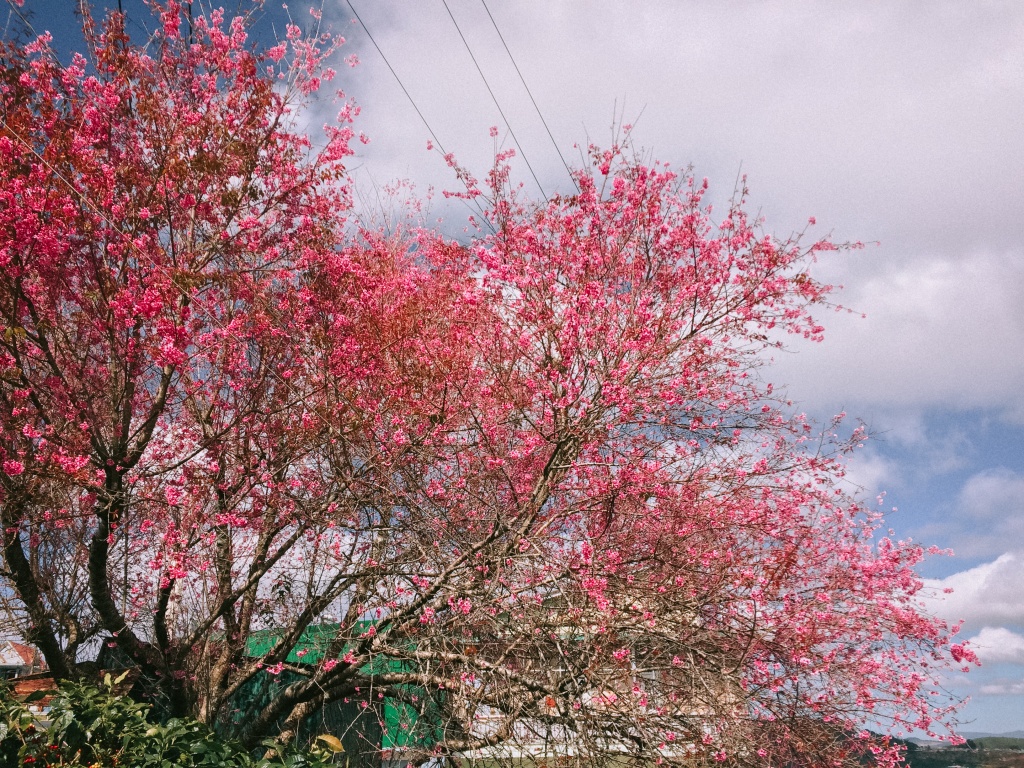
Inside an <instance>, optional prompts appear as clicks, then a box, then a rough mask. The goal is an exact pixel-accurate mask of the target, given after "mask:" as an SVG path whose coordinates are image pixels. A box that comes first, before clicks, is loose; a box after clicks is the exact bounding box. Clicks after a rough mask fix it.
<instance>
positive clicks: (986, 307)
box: [312, 0, 1024, 423]
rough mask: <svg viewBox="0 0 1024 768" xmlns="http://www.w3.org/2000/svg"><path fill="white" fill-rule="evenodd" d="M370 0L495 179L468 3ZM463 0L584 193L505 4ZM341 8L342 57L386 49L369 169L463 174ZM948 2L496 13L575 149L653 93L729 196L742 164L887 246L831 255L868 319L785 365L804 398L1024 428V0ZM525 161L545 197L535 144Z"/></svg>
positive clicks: (760, 202) (466, 152) (417, 78)
mask: <svg viewBox="0 0 1024 768" xmlns="http://www.w3.org/2000/svg"><path fill="white" fill-rule="evenodd" d="M357 5H359V6H360V8H361V13H362V15H363V18H364V20H365V21H366V22H367V24H368V25H369V27H370V28H371V30H372V31H373V33H374V35H375V37H376V39H377V41H378V43H379V44H380V45H381V48H382V50H383V51H384V52H385V54H386V55H387V56H388V58H389V60H390V62H391V64H392V66H393V67H394V68H395V70H396V71H397V72H398V73H399V75H400V77H401V78H402V82H403V84H404V85H405V87H406V88H408V90H409V92H410V93H411V94H412V96H413V98H414V99H415V100H416V102H417V105H418V106H419V108H420V109H421V111H422V112H423V114H424V115H425V116H426V118H427V120H428V121H429V122H430V124H431V127H432V128H433V129H434V130H435V131H436V132H437V134H438V136H439V138H440V139H441V141H442V143H443V144H444V146H445V148H446V149H447V150H449V151H451V152H453V153H455V155H456V157H457V158H458V159H459V160H460V162H462V163H463V164H465V165H466V166H468V167H469V168H470V169H472V170H473V171H474V172H476V173H477V175H482V174H483V173H484V172H485V171H486V170H487V168H488V167H489V165H490V162H491V158H492V156H493V152H494V142H493V140H492V139H491V138H490V136H489V134H488V128H489V126H491V125H498V126H500V130H501V137H502V140H503V142H504V145H505V146H512V141H511V137H510V136H508V135H507V133H506V128H505V126H504V125H503V121H502V118H501V116H500V115H499V114H498V111H497V109H496V108H495V106H494V104H493V103H492V102H491V100H490V97H489V96H488V93H487V90H486V89H485V86H484V84H483V82H482V81H481V79H480V76H479V74H478V73H477V72H476V70H475V68H474V66H473V63H472V61H471V60H470V58H469V55H468V53H467V52H466V50H465V49H464V47H463V45H462V41H461V40H460V38H459V36H458V33H457V32H456V30H455V28H454V26H453V25H452V23H451V20H450V19H449V18H448V16H447V14H446V13H444V11H443V9H440V10H439V9H438V7H436V6H434V5H432V4H429V3H428V4H415V3H394V2H376V3H361V4H357ZM450 5H451V8H452V12H453V13H454V15H455V17H456V18H457V19H458V22H459V24H460V26H461V28H462V31H463V33H464V34H465V36H466V38H467V40H468V41H469V43H470V45H471V46H472V48H473V50H474V53H475V55H476V56H477V59H478V60H479V62H480V65H481V67H482V68H483V70H484V72H485V73H486V75H487V77H488V80H489V82H490V85H491V87H492V88H493V89H494V91H495V94H496V95H497V97H498V99H499V101H500V103H501V104H502V108H503V110H504V112H505V114H506V115H507V116H508V118H509V120H510V121H511V123H512V127H513V129H514V130H515V132H516V135H517V136H518V137H519V139H520V141H521V142H522V145H523V148H524V149H525V150H526V155H527V156H528V157H529V158H530V161H531V163H532V164H533V167H534V169H535V170H536V172H537V175H538V176H539V177H540V180H541V182H542V184H543V185H544V187H545V189H546V190H547V191H548V192H549V193H550V192H552V191H554V190H555V189H556V188H557V189H558V190H560V191H563V192H564V191H565V190H566V189H567V188H568V186H569V183H568V179H567V176H566V173H565V170H564V168H563V167H562V164H561V161H560V159H559V158H558V155H557V153H556V151H555V149H554V147H553V146H552V144H551V142H550V140H549V138H548V136H547V134H546V132H545V130H544V127H543V125H542V124H541V122H540V119H539V118H538V117H537V114H536V112H535V111H534V108H533V105H532V103H531V102H530V99H529V96H528V94H527V92H526V90H525V89H524V88H523V86H522V84H521V83H520V81H519V78H518V76H517V75H516V71H515V69H514V68H513V66H512V63H511V61H510V60H509V58H508V56H507V54H506V53H505V49H504V46H503V45H502V44H501V40H500V39H499V38H498V36H497V34H496V32H495V29H494V27H493V26H492V25H491V22H490V19H489V18H488V16H487V14H486V12H485V11H484V9H483V6H481V5H480V4H479V3H474V2H453V3H451V4H450ZM333 7H334V14H335V17H334V23H335V26H336V28H339V29H341V30H342V31H343V32H344V33H345V35H346V36H347V37H348V38H349V42H348V43H347V44H346V45H345V46H343V50H342V54H343V55H347V54H348V53H350V52H351V51H353V50H358V52H359V53H360V55H361V58H362V61H363V64H362V65H361V66H360V67H359V68H357V69H356V70H354V71H353V70H349V69H348V68H347V67H339V69H340V70H341V71H342V72H343V76H342V77H343V79H344V80H345V82H344V83H343V85H344V87H345V88H346V90H348V91H350V92H351V93H352V94H353V95H354V96H355V97H356V98H358V99H359V101H360V102H361V104H362V105H363V107H364V111H363V113H362V115H361V116H360V118H359V119H358V122H357V126H356V127H357V128H358V129H360V130H365V131H366V132H367V134H368V135H369V136H370V138H371V143H370V145H369V146H367V147H363V146H361V145H357V146H356V147H355V149H356V151H357V153H358V156H357V158H356V159H355V161H354V163H353V166H358V169H357V170H356V171H355V176H356V178H357V179H360V183H363V184H364V185H365V184H368V183H369V181H370V178H371V177H370V176H369V174H372V179H374V180H375V181H376V182H378V183H381V182H385V181H387V180H389V179H390V178H392V177H396V176H397V177H403V178H411V179H413V180H415V181H417V183H419V184H420V185H421V186H422V185H425V184H435V185H437V186H440V187H442V188H444V187H448V188H451V187H454V186H456V185H455V183H454V181H453V179H452V174H451V172H450V170H449V169H447V168H446V167H445V165H444V163H443V162H442V160H441V158H440V157H439V155H438V154H437V153H428V152H426V151H425V149H424V147H425V145H426V140H427V138H429V137H428V133H427V129H426V128H425V127H424V126H423V125H422V123H421V122H420V120H419V118H418V117H417V115H416V113H415V112H414V111H413V108H412V107H411V106H410V105H409V103H408V101H407V100H406V97H405V95H404V94H403V93H402V91H401V89H400V88H399V86H398V85H397V83H396V82H395V81H394V78H393V76H392V74H391V72H390V71H388V69H387V67H386V66H385V65H384V63H383V62H382V61H381V59H380V56H379V54H378V53H377V51H375V50H373V48H372V47H371V46H370V44H369V42H368V41H367V40H366V37H365V34H364V33H363V31H362V30H361V29H360V28H359V27H358V26H353V25H351V24H350V21H351V18H350V16H351V14H350V12H349V10H348V8H347V6H345V5H344V4H340V5H337V6H333ZM929 8H930V11H929V13H928V14H927V15H924V16H922V15H921V14H920V13H918V12H916V11H915V10H913V9H912V8H910V7H909V6H908V7H904V6H899V5H892V4H884V3H882V4H879V3H874V4H846V5H842V6H839V7H832V6H829V7H828V8H827V9H826V8H824V7H820V8H819V7H817V6H809V5H807V4H801V3H771V4H764V5H753V6H752V5H751V4H749V3H740V2H720V3H715V4H713V5H708V6H703V5H700V4H693V3H678V2H675V1H674V0H647V1H646V2H644V3H643V4H642V5H639V6H638V5H637V4H628V3H627V4H624V3H621V2H619V1H618V0H592V1H591V2H586V3H584V2H571V1H569V0H567V1H566V2H558V3H551V2H548V1H547V0H524V2H522V3H517V4H516V5H515V8H513V7H512V6H502V5H495V6H494V7H492V9H491V10H492V12H493V13H494V17H495V19H496V21H497V23H498V25H499V26H500V28H501V31H502V35H503V36H504V38H505V41H506V42H507V43H508V45H509V48H510V49H511V51H512V52H513V54H514V55H515V57H516V62H517V64H518V66H519V69H520V70H521V71H522V73H523V76H524V77H525V79H526V81H527V83H528V84H529V86H530V88H531V90H532V93H533V96H534V98H535V99H536V101H537V103H538V104H539V105H540V107H541V109H542V111H543V112H544V115H545V118H546V119H547V122H548V125H549V126H550V128H551V130H552V132H553V134H554V136H555V139H556V142H557V144H558V147H559V149H560V151H561V152H562V154H563V155H565V156H567V157H568V158H569V159H570V161H573V162H578V160H579V158H578V150H574V149H573V147H572V145H573V144H574V143H577V142H578V143H581V144H585V143H586V142H587V141H588V140H589V139H593V140H594V141H595V142H597V143H600V144H607V143H608V141H609V139H610V131H609V129H608V126H609V124H610V123H611V122H612V120H613V115H615V117H616V118H618V119H622V120H625V121H627V122H629V121H632V119H633V118H634V117H635V116H636V115H637V114H639V113H640V112H641V111H642V112H643V116H642V118H641V119H640V121H639V122H638V125H637V129H636V133H635V138H636V141H637V142H638V143H639V144H642V145H643V146H644V147H645V148H648V149H649V150H650V156H653V157H657V158H661V159H664V160H668V161H671V162H673V163H674V164H675V165H676V166H677V167H680V166H685V165H686V163H688V162H693V163H694V164H695V166H696V171H697V173H698V175H709V176H710V177H711V180H712V190H713V193H714V197H716V198H717V199H722V198H723V197H726V196H727V195H728V193H729V192H730V190H731V188H732V184H733V180H734V178H735V177H736V173H737V170H738V169H739V168H740V166H741V165H742V169H743V171H744V172H746V173H747V174H748V175H749V178H750V186H751V189H752V190H753V193H752V198H751V204H752V207H753V208H754V209H761V210H762V211H763V212H764V214H765V215H766V218H767V227H768V228H769V229H771V230H774V231H777V232H780V233H782V234H785V233H786V232H788V231H789V230H790V229H792V228H799V227H800V226H802V224H803V222H804V221H805V220H806V217H807V216H809V215H815V216H816V217H817V218H818V221H819V222H821V223H822V225H823V228H830V229H834V231H835V232H836V235H837V237H838V238H839V239H845V238H851V239H857V238H859V239H864V240H875V239H878V240H880V241H881V243H882V244H881V246H880V247H877V248H875V247H871V248H868V250H866V251H864V252H860V253H858V254H856V255H854V256H851V257H843V256H840V257H838V258H823V260H822V263H821V264H820V265H818V266H819V274H821V275H822V276H823V277H824V278H825V279H827V280H829V281H831V282H835V283H842V284H845V285H847V286H848V290H847V291H846V292H844V293H843V294H842V295H840V297H839V300H840V301H841V302H842V303H843V304H845V305H848V306H851V307H854V308H855V309H856V310H857V311H858V312H865V313H867V315H868V318H867V319H866V320H860V319H859V317H853V316H846V315H833V316H831V317H826V318H823V319H824V320H825V321H826V327H827V329H828V331H827V333H826V343H825V344H824V345H821V346H816V347H814V348H811V349H803V348H801V354H799V355H795V356H790V357H787V358H785V359H783V360H781V361H780V366H779V368H778V375H775V374H772V375H771V378H773V380H777V383H787V382H788V383H791V384H793V387H792V393H793V395H794V396H795V397H796V398H797V399H798V400H800V401H803V402H805V403H807V405H808V407H812V408H813V407H819V406H820V407H823V408H828V409H829V410H831V409H833V407H834V406H836V405H838V406H840V407H844V406H853V405H857V406H858V407H857V408H852V407H851V413H853V414H855V415H862V413H861V406H864V405H870V406H887V407H889V409H890V410H892V409H894V408H899V409H903V410H910V409H918V408H921V407H927V406H940V407H951V408H972V407H990V408H995V409H997V410H1001V411H1004V412H1006V413H1007V414H1011V415H1014V416H1015V417H1016V418H1017V419H1018V420H1020V421H1022V423H1024V406H1021V404H1019V403H1018V397H1019V387H1018V382H1019V381H1020V380H1021V379H1022V378H1024V356H1022V355H1019V354H1013V353H1012V350H1016V349H1021V348H1024V315H1022V314H1021V312H1020V311H1019V304H1020V302H1019V297H1020V296H1021V295H1024V251H1022V244H1021V231H1020V209H1021V191H1020V185H1019V179H1020V178H1021V177H1022V176H1024V143H1022V142H1020V141H1018V140H1017V135H1018V131H1017V130H1016V127H1017V126H1019V125H1020V124H1021V123H1024V81H1022V80H1021V78H1020V77H1019V73H1020V70H1021V68H1022V67H1024V5H1015V4H1004V5H1001V6H1000V5H996V6H989V7H988V8H987V10H986V12H985V13H976V12H974V11H973V10H968V9H967V7H966V6H964V4H962V3H959V2H956V1H955V0H946V1H945V2H941V1H938V2H935V3H932V4H931V5H930V6H929ZM616 108H617V110H618V111H616ZM333 111H335V110H334V108H333V107H332V108H331V109H330V110H329V111H327V110H326V109H325V111H324V117H327V116H329V115H330V114H332V113H333ZM312 122H313V124H316V123H317V122H318V120H313V121H312ZM516 177H517V178H519V179H522V180H523V181H524V183H526V185H527V189H528V191H529V192H530V193H531V194H536V190H535V186H534V184H533V181H532V180H531V179H530V176H529V174H528V173H527V170H526V168H525V166H524V165H522V163H521V162H519V161H517V165H516ZM371 198H372V195H371ZM442 207H443V205H442ZM448 211H449V212H448V214H447V215H448V217H449V218H450V219H452V220H453V221H454V220H456V219H459V220H461V219H462V218H464V215H465V211H464V210H462V209H454V208H449V209H448ZM826 231H827V229H826Z"/></svg>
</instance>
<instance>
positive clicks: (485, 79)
mask: <svg viewBox="0 0 1024 768" xmlns="http://www.w3.org/2000/svg"><path fill="white" fill-rule="evenodd" d="M441 4H442V5H444V9H445V10H446V11H448V18H450V19H451V20H452V24H454V25H455V31H456V32H458V33H459V37H461V38H462V44H463V45H464V46H466V50H467V51H468V52H469V58H471V59H472V60H473V65H474V66H475V67H476V71H477V72H479V73H480V79H481V80H483V81H484V85H485V86H486V87H487V92H488V93H489V94H491V101H493V102H494V106H496V107H497V108H498V114H499V115H501V119H502V120H504V121H505V125H506V126H508V132H509V133H510V134H511V135H512V141H514V142H515V143H516V146H517V147H519V153H520V154H521V155H522V156H523V161H524V162H525V163H526V167H527V168H529V169H530V175H531V176H533V180H534V181H535V182H536V183H537V189H539V190H540V193H541V195H543V197H544V199H545V200H547V198H548V196H547V193H546V192H545V191H544V187H543V186H541V183H540V179H538V178H537V174H536V173H534V171H533V166H532V165H530V160H529V158H527V157H526V151H525V150H524V149H523V145H522V144H520V143H519V139H518V138H516V132H515V131H514V130H512V123H510V122H509V119H508V118H507V117H505V112H504V110H502V108H501V105H500V104H499V103H498V99H497V97H496V96H495V95H494V91H493V90H491V84H490V83H488V82H487V77H486V76H485V75H484V71H483V70H482V69H481V68H480V63H479V62H478V61H477V60H476V56H474V55H473V49H472V48H470V47H469V42H468V41H467V40H466V36H465V35H464V34H462V29H461V28H460V27H459V22H457V21H456V20H455V16H453V15H452V9H451V8H449V7H448V0H441Z"/></svg>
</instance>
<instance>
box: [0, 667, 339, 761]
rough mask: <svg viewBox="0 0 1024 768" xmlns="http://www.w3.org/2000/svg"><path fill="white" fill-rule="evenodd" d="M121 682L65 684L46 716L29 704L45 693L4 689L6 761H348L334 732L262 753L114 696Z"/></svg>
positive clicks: (1, 752) (1, 712)
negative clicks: (299, 746)
mask: <svg viewBox="0 0 1024 768" xmlns="http://www.w3.org/2000/svg"><path fill="white" fill-rule="evenodd" d="M115 683H116V681H111V680H110V676H109V675H107V677H106V679H105V681H104V686H103V688H95V687H92V686H88V685H82V684H78V683H65V684H63V685H61V686H60V689H59V690H58V691H56V692H52V691H51V692H50V693H55V695H54V698H53V700H52V701H51V702H50V709H49V711H48V712H47V713H46V714H39V713H34V712H32V711H31V710H30V709H29V705H30V704H33V703H35V702H38V701H40V700H42V699H43V698H44V697H45V695H47V694H46V693H45V692H39V693H35V694H32V695H31V696H29V697H28V698H27V699H25V700H24V701H17V700H15V699H14V698H13V697H11V695H10V693H9V692H7V691H6V690H0V765H10V766H14V765H30V766H34V768H42V767H43V766H67V767H68V768H100V767H101V766H102V768H108V766H123V767H124V768H178V767H179V766H180V767H181V768H200V767H206V768H322V767H323V766H328V765H332V764H344V763H343V760H344V756H343V755H341V754H340V748H341V745H340V742H338V740H337V739H333V738H332V737H323V738H322V739H320V740H318V742H317V745H318V746H317V747H314V748H313V749H312V750H310V751H300V750H294V749H288V748H284V747H281V746H280V745H277V744H276V743H274V742H271V741H268V742H266V743H265V744H264V750H265V752H266V754H267V755H270V756H269V757H263V758H256V757H253V756H252V755H250V754H249V753H247V752H245V751H244V750H243V749H242V748H241V747H239V746H238V745H237V744H234V743H233V742H230V741H227V740H224V739H222V738H220V737H218V736H216V735H215V734H214V733H213V732H212V731H211V730H210V729H209V728H207V727H206V726H205V725H203V724H202V723H199V722H196V721H194V720H171V721H169V722H167V723H164V724H158V723H153V722H150V721H149V719H148V718H147V714H148V712H149V707H148V706H147V705H145V704H139V703H136V702H134V701H132V700H131V699H129V698H128V697H126V696H116V695H114V694H113V693H112V689H113V686H114V684H115ZM335 750H338V752H336V751H335ZM339 758H340V760H339Z"/></svg>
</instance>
